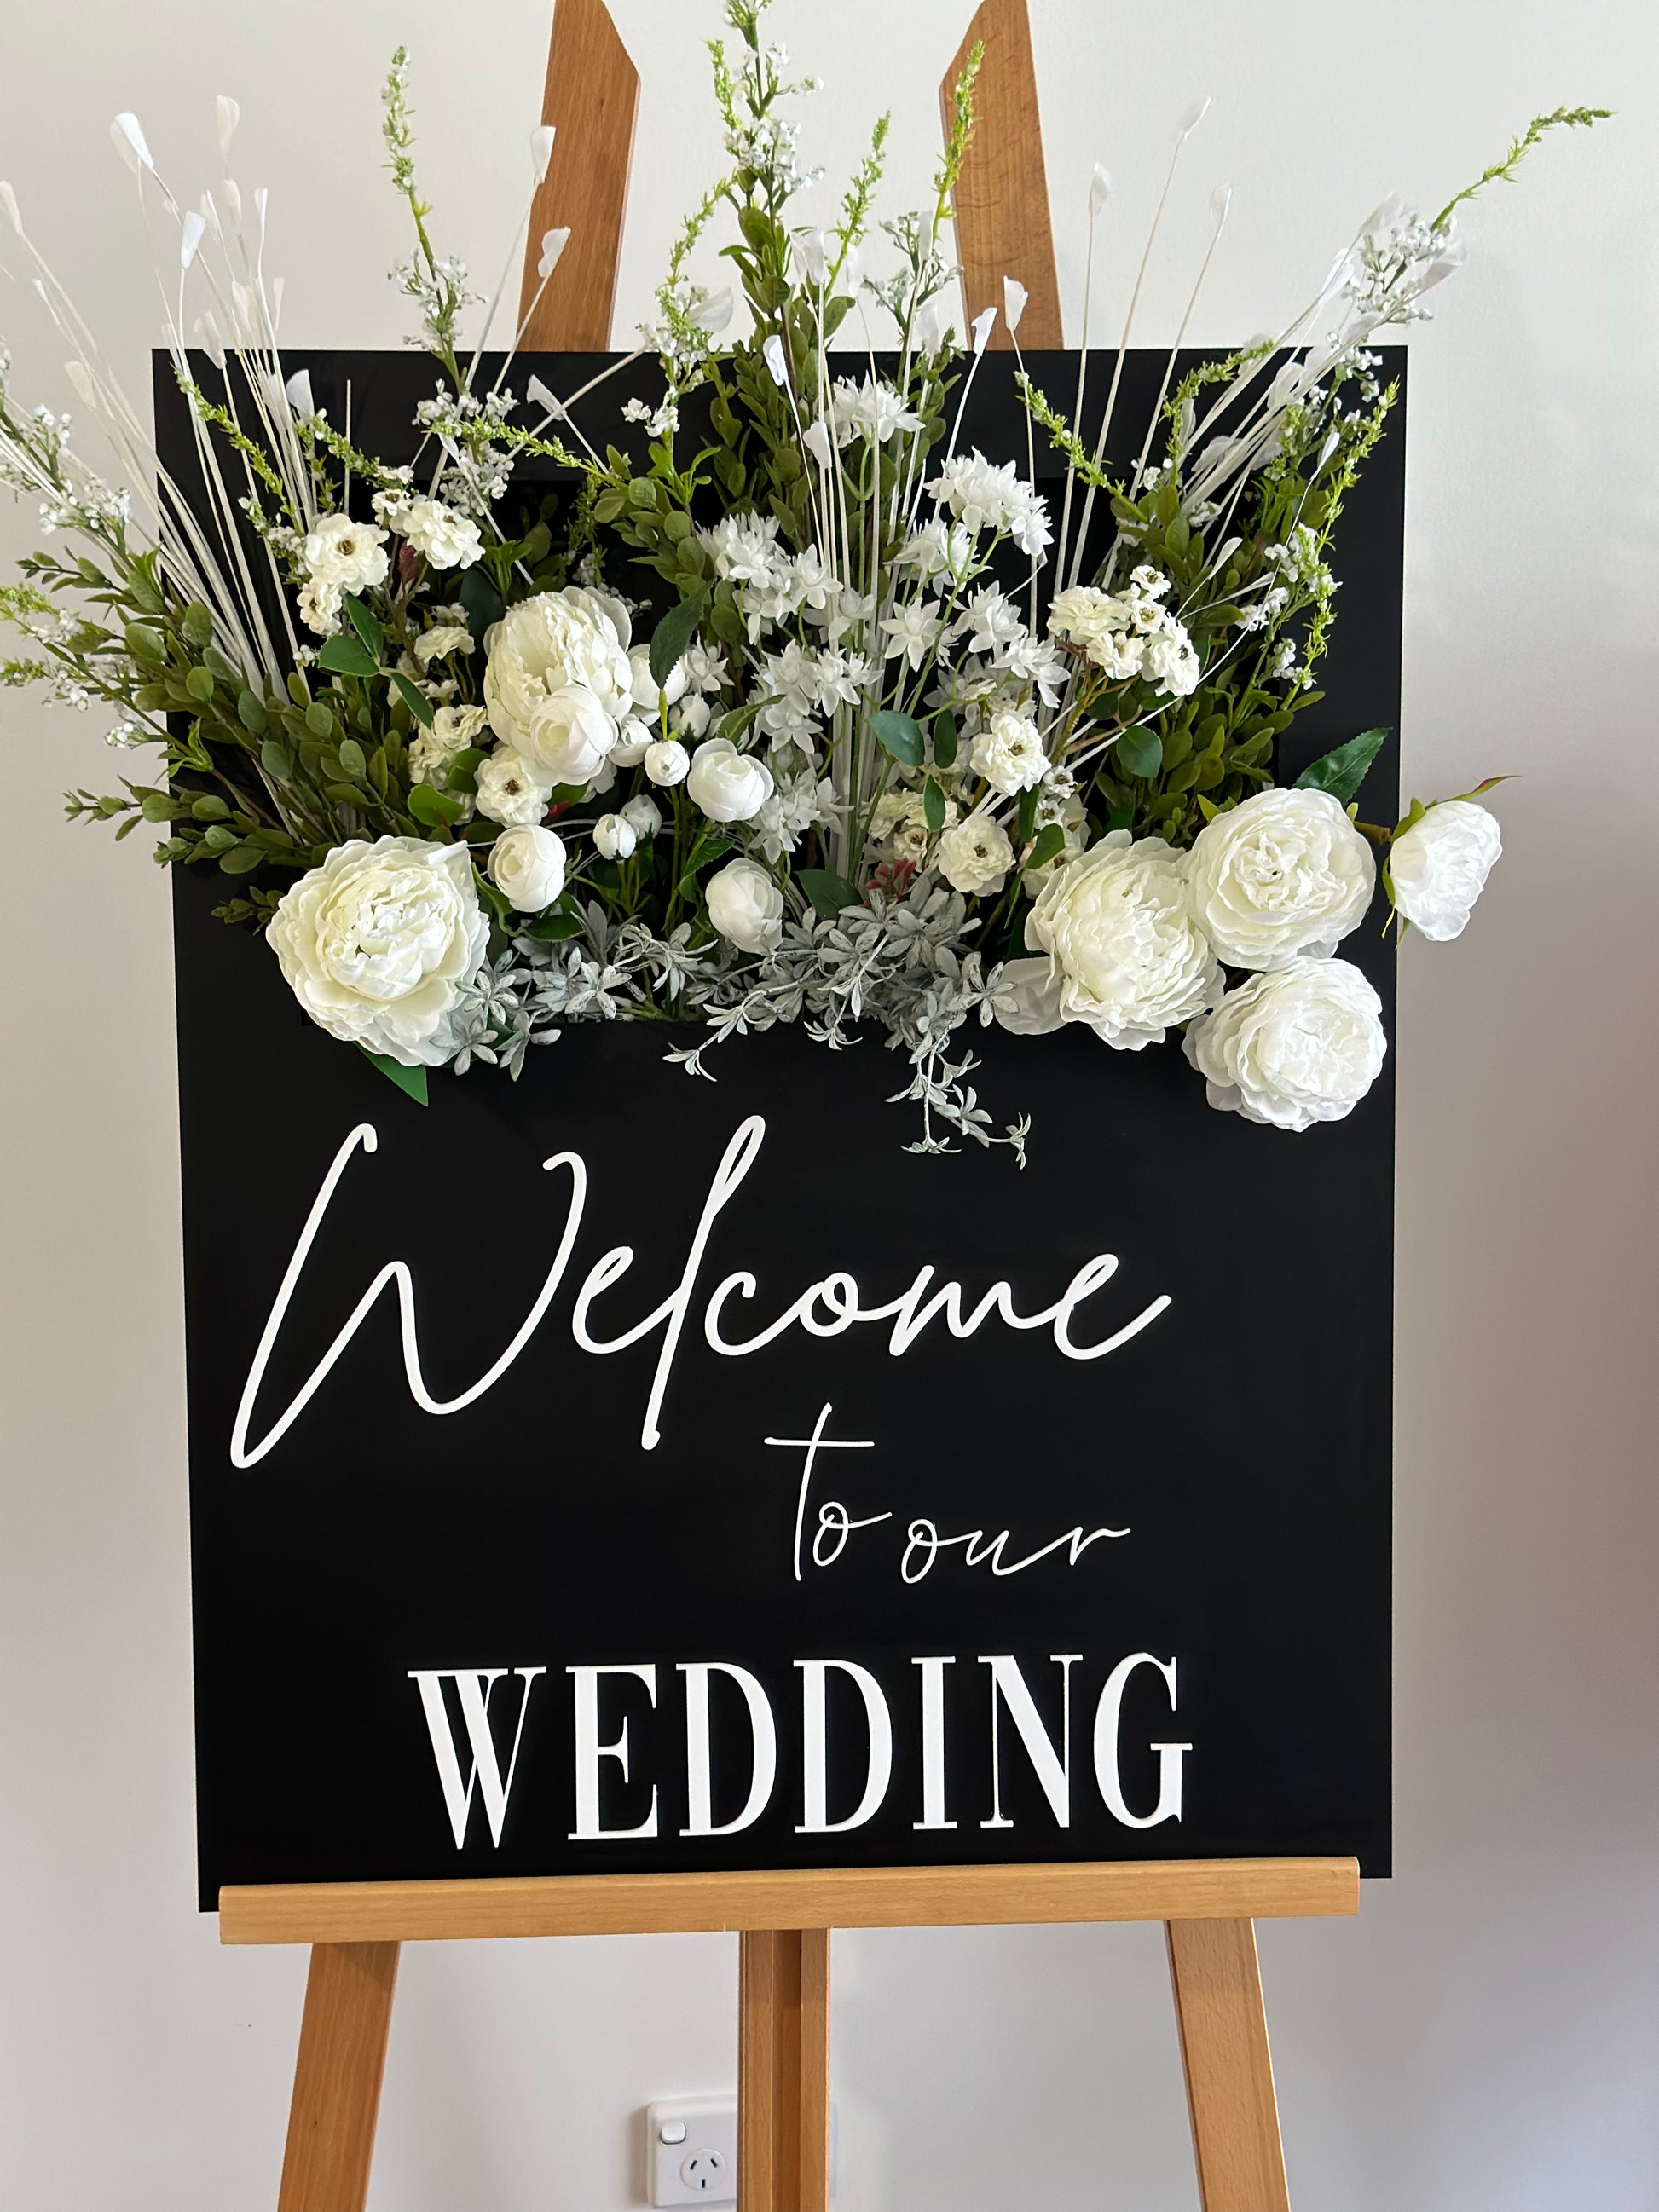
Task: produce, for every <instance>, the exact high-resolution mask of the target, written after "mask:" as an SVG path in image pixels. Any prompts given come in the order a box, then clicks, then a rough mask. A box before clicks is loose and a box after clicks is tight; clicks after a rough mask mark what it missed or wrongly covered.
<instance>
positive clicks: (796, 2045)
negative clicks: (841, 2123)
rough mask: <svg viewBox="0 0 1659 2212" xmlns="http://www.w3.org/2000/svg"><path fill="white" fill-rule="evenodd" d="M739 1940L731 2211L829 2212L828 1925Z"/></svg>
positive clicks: (767, 1931) (777, 1930)
mask: <svg viewBox="0 0 1659 2212" xmlns="http://www.w3.org/2000/svg"><path fill="white" fill-rule="evenodd" d="M738 2212H829V1931H828V1930H827V1929H822V1928H805V1929H802V1928H775V1929H764V1930H761V1931H758V1932H756V1933H753V1934H750V1935H745V1936H739V1938H738Z"/></svg>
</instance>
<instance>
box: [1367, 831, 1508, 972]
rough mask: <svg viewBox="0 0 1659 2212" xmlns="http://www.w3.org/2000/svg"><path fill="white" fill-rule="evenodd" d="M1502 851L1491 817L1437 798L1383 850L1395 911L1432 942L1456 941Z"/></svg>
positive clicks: (1502, 842) (1501, 840)
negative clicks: (1436, 800)
mask: <svg viewBox="0 0 1659 2212" xmlns="http://www.w3.org/2000/svg"><path fill="white" fill-rule="evenodd" d="M1503 849H1504V840H1503V837H1502V836H1501V835H1500V833H1499V831H1498V820H1497V817H1496V816H1495V815H1492V814H1489V813H1488V812H1487V811H1486V808H1485V807H1484V806H1477V805H1475V803H1474V800H1473V799H1442V800H1441V801H1440V803H1439V805H1437V806H1431V807H1430V809H1429V811H1428V812H1427V813H1426V814H1425V815H1424V816H1423V817H1422V818H1421V820H1420V821H1418V822H1414V823H1413V824H1412V826H1411V828H1410V829H1407V830H1405V831H1403V832H1402V833H1401V836H1398V837H1396V838H1395V841H1394V842H1393V844H1392V845H1391V846H1390V847H1389V881H1390V882H1391V883H1392V884H1393V885H1394V903H1395V912H1396V913H1398V914H1402V915H1404V916H1405V917H1406V920H1407V921H1408V922H1410V923H1411V925H1412V927H1413V928H1414V929H1420V930H1421V931H1422V933H1423V934H1424V936H1425V937H1428V938H1432V939H1434V941H1435V942H1436V943H1437V944H1443V943H1444V942H1445V941H1446V939H1448V938H1451V937H1461V936H1462V933H1463V930H1464V927H1465V926H1466V924H1467V923H1468V918H1469V910H1470V908H1472V907H1473V906H1474V902H1475V901H1476V899H1478V898H1479V897H1480V894H1481V892H1482V890H1484V889H1485V888H1486V878H1487V877H1488V876H1489V875H1490V874H1491V873H1492V866H1493V863H1494V862H1495V861H1496V860H1497V859H1498V854H1500V853H1501V852H1502V851H1503Z"/></svg>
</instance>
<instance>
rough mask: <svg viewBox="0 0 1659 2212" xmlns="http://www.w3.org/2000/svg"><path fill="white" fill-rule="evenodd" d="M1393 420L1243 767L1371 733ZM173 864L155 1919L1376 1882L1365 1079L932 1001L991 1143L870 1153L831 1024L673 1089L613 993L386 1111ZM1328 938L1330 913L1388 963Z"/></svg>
mask: <svg viewBox="0 0 1659 2212" xmlns="http://www.w3.org/2000/svg"><path fill="white" fill-rule="evenodd" d="M369 366H370V367H371V368H372V367H373V366H374V364H372V363H371V364H369ZM546 366H547V365H544V368H545V367H546ZM1137 366H1139V364H1137ZM320 396H321V395H320V394H319V397H320ZM358 428H359V432H360V435H361V432H362V417H361V413H360V415H359V417H358ZM1401 443H1402V441H1401V435H1400V432H1399V429H1398V428H1397V427H1396V428H1395V431H1394V433H1393V435H1391V437H1390V438H1389V440H1388V441H1386V442H1385V444H1384V446H1383V448H1382V449H1381V451H1380V452H1379V453H1377V454H1376V457H1375V458H1374V459H1373V461H1372V463H1371V465H1370V474H1369V476H1368V477H1367V478H1366V479H1365V481H1364V484H1363V485H1362V487H1361V489H1359V491H1358V492H1357V493H1356V494H1355V495H1354V496H1353V498H1352V501H1351V506H1350V512H1349V514H1348V516H1347V517H1346V521H1345V525H1344V526H1343V530H1342V533H1341V541H1340V549H1339V573H1340V574H1342V576H1343V578H1344V580H1345V589H1344V591H1343V592H1342V600H1341V617H1342V618H1341V621H1340V623H1339V624H1338V628H1337V632H1336V645H1335V647H1334V651H1333V653H1332V655H1331V659H1330V662H1329V664H1328V682H1327V694H1328V696H1327V698H1326V700H1325V702H1323V704H1322V706H1320V707H1319V708H1315V709H1313V710H1311V711H1310V713H1309V714H1307V715H1306V716H1304V718H1303V725H1305V726H1302V725H1299V726H1298V727H1297V731H1296V732H1295V733H1294V742H1295V744H1296V745H1297V750H1298V757H1306V756H1308V755H1310V754H1311V753H1313V752H1315V751H1316V750H1321V749H1322V747H1323V746H1324V745H1326V744H1329V743H1331V742H1334V741H1335V740H1336V739H1339V738H1341V737H1344V736H1347V735H1350V734H1352V732H1354V731H1355V730H1358V729H1360V728H1364V727H1365V726H1370V725H1373V724H1376V723H1378V722H1385V723H1389V724H1390V725H1392V724H1393V723H1394V722H1395V720H1396V719H1397V711H1398V644H1399V618H1400V573H1401V513H1402V499H1401V485H1402V471H1401ZM1294 764H1295V763H1292V765H1294ZM1391 775H1392V769H1391V768H1390V767H1389V763H1388V762H1387V761H1386V760H1385V762H1384V763H1383V765H1382V766H1381V768H1380V769H1379V770H1377V771H1376V772H1374V779H1373V781H1372V783H1371V784H1370V786H1368V788H1367V792H1366V799H1367V804H1368V811H1369V810H1370V808H1374V809H1375V810H1376V812H1378V813H1382V814H1386V812H1387V810H1388V807H1389V805H1390V804H1391V803H1392V799H1391V796H1390V794H1389V792H1388V791H1387V790H1386V789H1385V788H1383V786H1385V785H1386V783H1387V782H1388V781H1389V778H1390V776H1391ZM1379 793H1380V795H1379ZM219 896H222V885H221V884H217V883H214V882H210V881H208V880H205V879H202V878H192V879H189V880H181V881H180V882H179V885H178V890H177V903H176V920H177V929H176V943H177V961H178V987H179V1079H180V1092H181V1115H182V1148H183V1179H184V1199H185V1301H186V1319H187V1328H188V1354H189V1416H190V1444H191V1534H192V1573H193V1586H194V1606H195V1650H196V1714H197V1783H198V1818H199V1840H200V1869H199V1870H200V1882H201V1893H202V1901H203V1904H204V1906H211V1905H213V1904H214V1903H215V1902H216V1893H217V1889H218V1887H219V1885H220V1884H221V1883H222V1882H262V1881H351V1880H368V1879H392V1878H399V1877H416V1876H434V1875H490V1874H500V1875H510V1874H512V1875H516V1874H530V1873H535V1874H559V1873H565V1872H572V1873H574V1872H581V1873H594V1872H616V1873H624V1872H646V1871H650V1870H660V1869H676V1868H757V1867H791V1866H813V1865H881V1864H916V1863H935V1864H936V1863H963V1864H972V1863H984V1862H987V1861H1004V1862H1006V1861H1013V1860H1053V1859H1097V1858H1139V1857H1152V1858H1170V1857H1227V1856H1246V1855H1248V1856H1255V1855H1285V1854H1304V1853H1322V1852H1344V1853H1346V1852H1353V1853H1357V1854H1358V1857H1359V1859H1360V1861H1361V1864H1362V1867H1363V1868H1364V1870H1365V1871H1366V1872H1368V1873H1372V1874H1382V1873H1386V1872H1387V1870H1388V1861H1389V1518H1390V1516H1389V1466H1390V1389H1391V1304H1392V1264H1391V1262H1392V1225H1393V1098H1392V1083H1391V1076H1390V1074H1389V1073H1385V1074H1384V1077H1383V1080H1382V1081H1381V1082H1379V1084H1378V1085H1376V1089H1375V1090H1374V1091H1372V1093H1371V1095H1370V1097H1368V1098H1367V1099H1366V1100H1365V1101H1364V1103H1362V1104H1361V1106H1360V1107H1359V1108H1358V1110H1357V1111H1356V1112H1355V1113H1354V1114H1353V1115H1352V1117H1351V1118H1350V1119H1349V1120H1347V1121H1344V1122H1340V1123H1338V1124H1335V1125H1333V1126H1330V1127H1319V1128H1315V1129H1313V1130H1310V1131H1309V1132H1307V1133H1305V1134H1303V1135H1288V1134H1285V1133H1281V1132H1279V1131H1276V1130H1272V1129H1262V1128H1259V1127H1254V1126H1251V1125H1249V1124H1247V1123H1246V1122H1244V1121H1241V1120H1239V1119H1238V1118H1237V1117H1236V1116H1233V1115H1221V1114H1217V1113H1214V1112H1212V1110H1211V1109H1209V1108H1208V1107H1207V1105H1206V1103H1205V1097H1204V1087H1203V1085H1202V1083H1201V1082H1200V1079H1199V1078H1198V1077H1197V1076H1196V1075H1195V1074H1194V1073H1193V1071H1192V1070H1191V1069H1190V1068H1189V1067H1188V1066H1187V1065H1186V1063H1185V1061H1184V1060H1182V1056H1181V1053H1180V1048H1179V1045H1178V1043H1177V1042H1175V1041H1174V1040H1171V1041H1170V1042H1169V1043H1167V1044H1165V1045H1164V1047H1162V1048H1152V1049H1148V1050H1146V1051H1144V1052H1141V1053H1139V1054H1123V1053H1116V1052H1113V1051H1111V1050H1109V1048H1106V1047H1104V1046H1103V1045H1101V1044H1100V1043H1098V1042H1097V1041H1096V1039H1095V1038H1094V1037H1093V1036H1091V1034H1089V1033H1088V1032H1086V1031H1071V1032H1066V1033H1062V1034H1060V1035H1059V1036H1051V1037H1045V1038H1037V1039H1014V1038H1009V1037H1006V1036H1003V1035H1002V1034H1001V1033H1000V1032H997V1031H991V1032H987V1033H983V1034H982V1035H981V1036H978V1037H977V1040H976V1045H977V1048H978V1049H979V1050H980V1051H981V1054H982V1060H983V1065H982V1067H981V1071H980V1073H979V1075H978V1076H977V1078H976V1081H977V1082H978V1085H979V1088H980V1091H981V1097H983V1098H984V1099H985V1101H986V1103H987V1104H988V1105H989V1106H990V1107H991V1109H992V1111H993V1114H994V1117H995V1118H1000V1119H1004V1120H1006V1119H1012V1117H1013V1116H1014V1115H1017V1114H1025V1115H1030V1120H1031V1124H1032V1127H1031V1134H1030V1146H1029V1151H1030V1164H1029V1166H1028V1167H1027V1168H1026V1169H1025V1170H1024V1172H1021V1171H1020V1170H1019V1169H1018V1166H1017V1164H1016V1163H1015V1160H1014V1158H1012V1155H1011V1154H1010V1153H1009V1152H1007V1151H1006V1150H996V1151H993V1152H988V1153H987V1152H981V1151H979V1150H978V1149H977V1148H975V1147H969V1148H967V1149H965V1150H963V1151H962V1152H957V1153H956V1154H954V1155H952V1156H951V1157H948V1158H919V1157H915V1156H914V1155H912V1154H910V1153H908V1152H907V1151H906V1150H905V1149H904V1148H905V1146H906V1145H907V1144H908V1142H909V1141H910V1140H911V1139H912V1138H913V1137H914V1135H915V1133H916V1131H915V1126H914V1125H913V1121H912V1118H911V1117H912V1116H913V1115H915V1113H916V1111H917V1109H915V1108H914V1107H906V1106H898V1105H895V1104H891V1103H887V1102H888V1100H889V1097H890V1094H891V1093H892V1092H894V1091H896V1090H898V1089H900V1088H901V1087H902V1082H903V1080H904V1079H905V1077H906V1075H907V1073H908V1071H907V1070H906V1069H905V1068H904V1066H903V1064H902V1060H899V1059H898V1058H897V1057H896V1055H894V1054H891V1053H890V1052H888V1051H886V1050H885V1049H884V1048H883V1046H882V1044H881V1042H880V1040H879V1038H878V1037H876V1036H872V1037H871V1038H870V1039H869V1040H868V1041H867V1042H865V1043H863V1044H862V1045H860V1047H858V1048H855V1049H853V1050H851V1051H848V1052H845V1053H841V1054H831V1053H829V1052H826V1051H825V1050H824V1049H823V1048H822V1047H820V1046H817V1045H816V1044H814V1043H812V1042H811V1041H810V1040H808V1039H807V1038H806V1037H805V1036H803V1035H801V1034H799V1032H796V1031H793V1030H780V1031H774V1032H772V1033H770V1034H769V1035H766V1036H759V1037H753V1038H749V1039H740V1040H735V1041H733V1042H731V1043H730V1044H728V1045H726V1046H723V1047H721V1048H719V1049H718V1050H717V1051H715V1052H714V1053H712V1054H710V1055H709V1064H710V1068H711V1072H712V1073H714V1075H715V1076H716V1078H717V1080H716V1081H715V1082H714V1083H709V1082H705V1081H700V1080H698V1079H696V1078H694V1077H691V1076H688V1074H687V1073H685V1072H684V1070H683V1069H681V1068H680V1067H678V1066H671V1065H669V1064H667V1063H666V1062H665V1059H664V1053H665V1048H666V1047H667V1045H668V1044H669V1043H670V1042H672V1040H671V1038H670V1037H668V1036H665V1034H664V1032H663V1031H662V1030H661V1029H660V1028H659V1027H657V1026H655V1025H646V1024H610V1025H603V1026H595V1025H587V1024H578V1025H573V1026H571V1027H569V1028H568V1029H567V1030H566V1032H565V1034H564V1036H563V1037H562V1039H561V1040H560V1041H559V1042H557V1043H556V1044H554V1045H551V1046H550V1047H548V1048H544V1049H541V1050H538V1051H537V1052H534V1053H532V1055H531V1059H530V1062H529V1066H528V1068H527V1071H526V1074H525V1077H524V1079H523V1080H522V1081H521V1082H520V1083H519V1084H517V1085H514V1084H513V1083H511V1082H510V1081H508V1080H507V1079H506V1078H504V1077H503V1076H501V1074H499V1073H496V1072H495V1071H493V1070H490V1069H488V1068H483V1067H481V1068H477V1069H475V1070H474V1071H473V1072H472V1073H469V1074H468V1075H467V1076H465V1078H460V1079H458V1078H455V1077H453V1076H451V1075H449V1074H447V1073H439V1074H436V1075H435V1076H434V1078H433V1079H432V1083H431V1103H430V1104H429V1106H428V1107H426V1108H425V1109H422V1108H421V1107H420V1106H418V1105H416V1103H414V1102H413V1101H412V1100H410V1099H409V1098H408V1097H404V1095H403V1094H402V1093H401V1092H400V1091H397V1090H396V1089H394V1087H393V1086H392V1085H391V1084H389V1083H388V1082H386V1079H384V1078H383V1077H382V1076H380V1074H379V1073H377V1072H376V1071H375V1070H374V1068H373V1067H372V1066H370V1065H369V1064H368V1062H367V1061H366V1060H364V1059H363V1058H362V1055H361V1054H357V1053H356V1052H354V1051H353V1050H351V1049H350V1048H348V1047H345V1046H343V1045H341V1044H338V1043H336V1042H334V1041H332V1040H331V1039H330V1038H329V1037H327V1036H325V1035H324V1034H323V1033H322V1032H321V1031H320V1030H317V1029H315V1028H314V1027H313V1026H312V1025H311V1024H310V1023H309V1022H308V1021H307V1019H306V1018H305V1017H304V1016H303V1015H302V1014H301V1012H300V1011H299V1010H298V1008H297V1006H296V1005H295V1002H294V1000H292V998H291V997H290V996H289V993H288V991H287V988H286V987H285V985H284V984H283V981H282V978H281V975H280V974H279V972H278V970H277V968H276V962H275V960H274V958H273V957H271V955H270V952H269V951H267V949H266V948H265V947H264V945H263V944H261V943H260V942H259V941H258V939H256V938H253V937H251V936H248V935H246V934H244V933H237V932H233V931H230V930H228V929H226V928H224V927H222V926H221V925H220V924H218V923H216V922H215V921H211V920H210V916H209V911H208V909H209V908H210V906H211V905H212V904H213V903H215V902H216V899H217V898H218V897H219ZM1380 920H1381V915H1376V916H1374V917H1373V919H1372V921H1370V922H1368V923H1367V924H1366V925H1365V926H1364V929H1363V930H1362V931H1361V932H1360V933H1358V934H1357V936H1356V938H1355V939H1351V940H1350V942H1349V944H1348V945H1346V946H1345V947H1344V951H1345V953H1346V954H1349V955H1351V956H1352V957H1356V958H1358V960H1360V961H1361V963H1363V964H1364V966H1365V967H1366V968H1367V969H1368V970H1369V971H1370V973H1371V975H1373V978H1374V980H1376V981H1377V983H1378V985H1379V987H1381V988H1382V989H1383V992H1384V995H1385V999H1389V1000H1391V992H1390V989H1389V986H1390V981H1391V976H1390V973H1389V970H1390V967H1391V963H1390V961H1389V957H1388V956H1387V955H1386V953H1385V952H1384V951H1383V948H1382V945H1381V943H1380V939H1379V935H1378V924H1379V923H1380ZM624 1250H625V1251H626V1252H627V1254H629V1255H631V1256H629V1257H628V1258H624V1257H623V1256H622V1255H623V1251H624ZM377 1285H378V1289H377V1288H376V1286H377ZM815 1438H816V1439H817V1444H816V1449H815V1448H814V1445H813V1440H814V1439H815Z"/></svg>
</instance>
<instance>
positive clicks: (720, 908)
mask: <svg viewBox="0 0 1659 2212" xmlns="http://www.w3.org/2000/svg"><path fill="white" fill-rule="evenodd" d="M708 919H709V920H710V921H712V922H713V923H714V927H715V928H716V929H717V930H719V932H720V935H721V936H722V937H723V938H724V939H726V943H727V944H728V945H736V946H737V948H738V951H739V952H769V951H771V950H772V948H773V946H774V945H775V944H776V943H777V941H778V939H779V938H780V937H781V936H782V934H783V893H782V892H781V890H779V889H778V887H777V885H776V884H775V883H774V882H773V880H772V878H771V877H770V876H769V875H768V874H767V872H766V871H765V869H764V868H763V867H762V866H760V864H759V862H758V861H756V860H732V861H729V862H728V863H727V864H726V866H725V867H723V868H722V869H720V872H719V873H718V874H717V875H714V876H711V877H710V878H709V882H708Z"/></svg>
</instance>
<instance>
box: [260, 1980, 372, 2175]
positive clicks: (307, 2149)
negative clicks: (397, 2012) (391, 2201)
mask: <svg viewBox="0 0 1659 2212" xmlns="http://www.w3.org/2000/svg"><path fill="white" fill-rule="evenodd" d="M397 1978H398V1946H397V1945H396V1944H395V1943H313V1946H312V1948H311V1973H310V1976H309V1978H308V1979H307V1983H306V2008H305V2017H304V2018H303V2020H302V2021H301V2023H300V2057H299V2063H298V2064H297V2065H296V2066H295V2069H294V2102H293V2105H292V2106H290V2108H289V2119H288V2149H287V2151H286V2153H285V2154H284V2155H283V2185H282V2189H281V2191H280V2192H279V2194H278V2196H277V2198H276V2212H363V2206H364V2204H365V2203H367V2202H368V2164H369V2160H370V2159H371V2158H372V2157H373V2155H374V2123H375V2120H376V2118H378V2116H379V2113H380V2076H381V2075H382V2073H383V2072H384V2071H385V2069H386V2033H387V2030H388V2029H389V2028H390V2027H391V2025H392V1986H393V1984H395V1982H396V1981H397Z"/></svg>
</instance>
